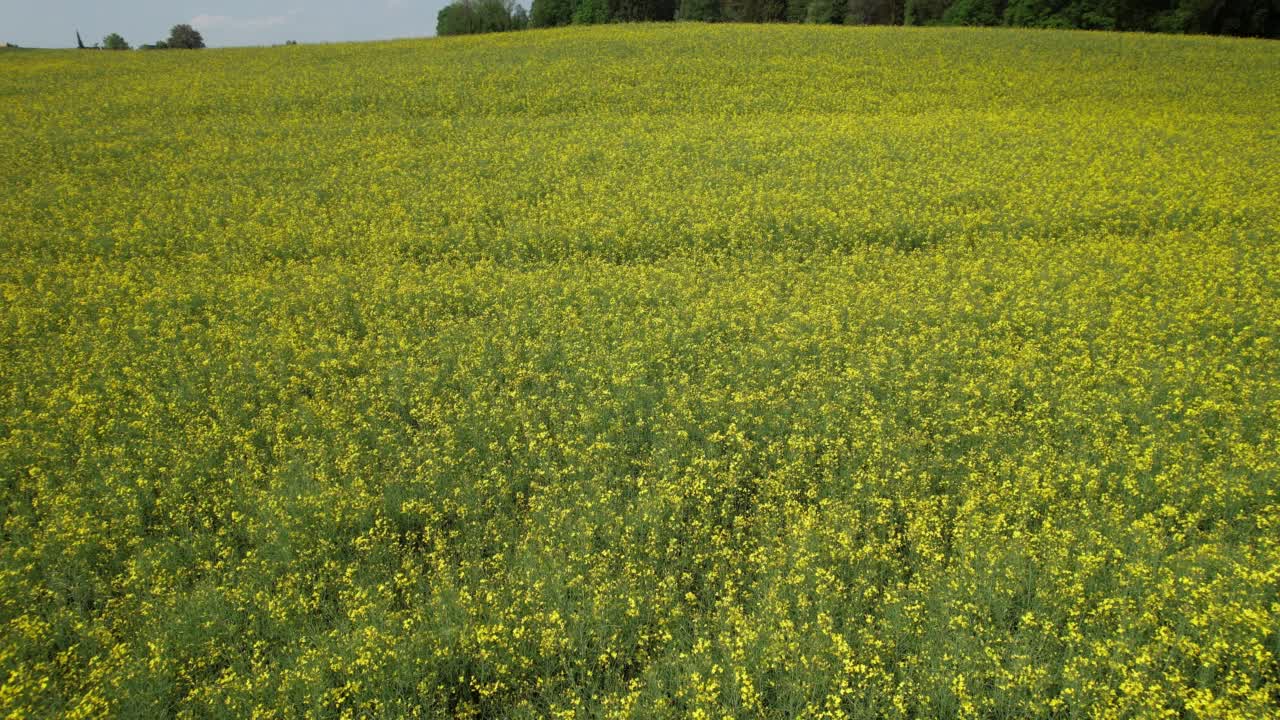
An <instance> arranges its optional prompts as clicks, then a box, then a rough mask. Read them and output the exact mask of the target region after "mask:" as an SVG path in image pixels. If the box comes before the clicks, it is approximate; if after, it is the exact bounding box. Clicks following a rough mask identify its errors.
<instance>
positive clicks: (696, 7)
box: [678, 0, 720, 22]
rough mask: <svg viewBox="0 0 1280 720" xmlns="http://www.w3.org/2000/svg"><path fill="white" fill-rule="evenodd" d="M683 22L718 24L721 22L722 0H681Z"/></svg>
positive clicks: (680, 16)
mask: <svg viewBox="0 0 1280 720" xmlns="http://www.w3.org/2000/svg"><path fill="white" fill-rule="evenodd" d="M678 17H679V18H680V19H681V20H692V21H695V22H697V21H702V22H716V21H718V20H720V0H680V9H679V11H678Z"/></svg>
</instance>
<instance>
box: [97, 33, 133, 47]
mask: <svg viewBox="0 0 1280 720" xmlns="http://www.w3.org/2000/svg"><path fill="white" fill-rule="evenodd" d="M102 47H103V48H104V49H106V50H128V49H129V43H127V42H125V40H124V38H122V37H120V35H118V34H117V33H111V34H110V35H108V36H106V37H104V38H102Z"/></svg>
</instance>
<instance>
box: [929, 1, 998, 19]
mask: <svg viewBox="0 0 1280 720" xmlns="http://www.w3.org/2000/svg"><path fill="white" fill-rule="evenodd" d="M1004 1H1005V0H955V2H953V3H952V4H951V5H950V7H948V8H947V9H946V11H945V12H944V13H943V14H942V22H943V23H945V24H947V25H999V24H1000V22H1001V18H1002V17H1003V15H1004V7H1003V3H1004Z"/></svg>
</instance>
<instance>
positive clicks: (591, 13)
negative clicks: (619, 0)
mask: <svg viewBox="0 0 1280 720" xmlns="http://www.w3.org/2000/svg"><path fill="white" fill-rule="evenodd" d="M606 22H609V2H608V0H577V6H576V7H574V9H573V24H575V25H596V24H600V23H606Z"/></svg>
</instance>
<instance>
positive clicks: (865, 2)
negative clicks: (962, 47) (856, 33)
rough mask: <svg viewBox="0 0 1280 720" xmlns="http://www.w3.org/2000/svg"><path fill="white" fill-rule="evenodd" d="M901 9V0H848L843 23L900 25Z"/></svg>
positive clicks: (902, 5) (902, 6) (961, 0)
mask: <svg viewBox="0 0 1280 720" xmlns="http://www.w3.org/2000/svg"><path fill="white" fill-rule="evenodd" d="M958 1H959V2H964V0H958ZM903 10H904V3H903V2H902V0H848V5H847V7H846V10H845V16H844V24H845V25H901V24H902V19H903Z"/></svg>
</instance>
